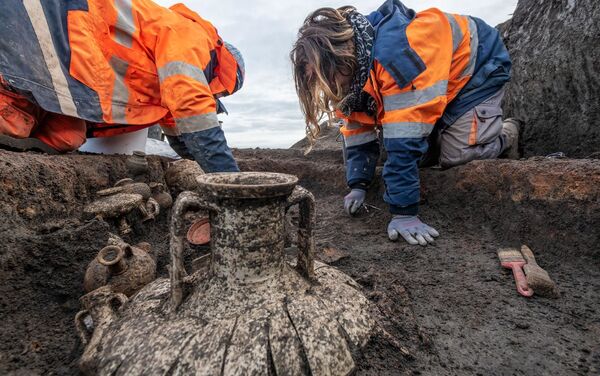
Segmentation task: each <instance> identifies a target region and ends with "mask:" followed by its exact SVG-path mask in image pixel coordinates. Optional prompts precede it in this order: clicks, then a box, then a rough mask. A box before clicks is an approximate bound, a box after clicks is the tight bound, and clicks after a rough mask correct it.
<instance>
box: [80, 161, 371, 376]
mask: <svg viewBox="0 0 600 376" xmlns="http://www.w3.org/2000/svg"><path fill="white" fill-rule="evenodd" d="M296 184H297V178H296V177H294V176H291V175H283V174H271V173H229V174H208V175H203V176H200V177H198V188H197V190H196V192H184V193H182V194H181V195H180V196H179V197H178V199H177V201H176V202H175V205H174V207H173V215H172V221H171V227H170V231H171V250H170V252H171V267H170V278H169V279H158V280H156V281H154V282H153V283H151V284H149V285H147V286H146V287H145V288H144V289H142V290H141V291H140V292H138V293H137V294H136V295H134V296H133V297H132V298H131V299H130V300H128V301H127V302H125V303H123V302H122V301H123V296H122V295H115V296H112V295H110V293H107V291H105V290H102V289H100V290H99V291H98V292H97V294H98V295H99V296H98V297H96V296H95V295H94V292H92V293H90V294H88V295H86V297H84V298H85V299H82V302H83V303H84V306H85V309H86V312H89V315H90V316H91V319H92V320H91V321H92V322H91V323H89V325H88V327H87V328H97V329H94V330H93V331H90V330H89V329H88V330H87V331H85V330H84V331H83V332H82V331H81V330H80V333H81V336H82V340H83V341H84V343H86V344H87V347H86V349H85V352H84V355H83V356H82V358H81V361H80V367H81V370H82V371H83V372H84V373H87V374H98V375H164V374H169V375H190V374H195V375H215V374H225V375H250V374H252V375H268V374H277V375H283V374H286V375H346V374H349V373H351V372H352V371H353V370H354V369H355V366H356V364H355V359H354V358H353V354H356V353H358V352H357V351H356V350H357V349H360V348H361V347H363V346H365V345H366V343H367V342H368V340H369V338H370V337H371V335H372V333H373V331H374V329H375V322H374V320H373V316H372V311H371V307H370V304H369V301H368V300H367V299H366V297H365V296H364V295H363V294H362V293H361V291H360V287H359V286H358V284H357V283H356V282H355V281H353V280H352V279H351V278H350V277H348V276H347V275H345V274H343V273H341V272H340V271H338V270H337V269H335V268H333V267H330V266H327V265H325V264H321V263H318V262H315V261H314V260H313V252H314V240H313V236H312V230H313V228H314V225H315V212H314V206H315V203H314V198H313V196H312V194H310V192H308V191H307V190H305V189H304V188H302V187H299V186H296ZM296 204H298V205H299V209H300V210H299V212H300V220H299V226H298V227H299V230H298V256H297V260H295V261H294V262H288V261H287V260H286V258H285V254H284V220H285V213H286V211H287V209H288V208H290V207H291V206H293V205H296ZM200 209H203V210H208V211H209V213H210V223H211V250H212V255H211V260H210V266H209V267H208V268H202V269H200V270H198V271H197V272H195V273H193V274H191V275H188V274H187V273H186V270H185V269H184V266H183V258H182V253H183V245H184V243H183V242H184V238H185V228H184V226H185V220H184V214H185V213H186V212H187V211H189V210H200ZM94 302H98V303H97V304H98V305H100V307H96V306H95V305H94ZM79 319H80V320H79V323H80V324H79V327H82V324H81V317H80V318H79ZM83 329H85V328H83ZM83 329H82V330H83Z"/></svg>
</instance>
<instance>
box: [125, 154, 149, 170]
mask: <svg viewBox="0 0 600 376" xmlns="http://www.w3.org/2000/svg"><path fill="white" fill-rule="evenodd" d="M125 167H127V172H128V173H129V174H130V175H132V176H139V175H144V174H145V173H147V172H148V161H147V160H146V153H144V152H143V151H137V150H136V151H134V152H133V155H131V156H129V157H128V158H127V160H126V161H125Z"/></svg>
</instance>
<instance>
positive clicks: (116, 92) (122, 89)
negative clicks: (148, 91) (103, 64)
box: [110, 56, 129, 124]
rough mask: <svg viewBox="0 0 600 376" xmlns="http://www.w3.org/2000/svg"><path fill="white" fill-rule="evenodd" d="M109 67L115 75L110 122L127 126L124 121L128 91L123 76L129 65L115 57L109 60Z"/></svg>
mask: <svg viewBox="0 0 600 376" xmlns="http://www.w3.org/2000/svg"><path fill="white" fill-rule="evenodd" d="M110 67H111V68H112V70H113V72H114V73H115V82H114V85H113V94H112V98H111V102H112V121H113V123H118V124H127V121H126V119H125V108H126V107H127V103H128V102H129V89H128V88H127V85H125V75H126V74H127V69H128V68H129V64H128V63H127V62H126V61H125V60H121V59H119V58H118V57H116V56H113V57H112V58H111V59H110Z"/></svg>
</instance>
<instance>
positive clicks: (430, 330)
mask: <svg viewBox="0 0 600 376" xmlns="http://www.w3.org/2000/svg"><path fill="white" fill-rule="evenodd" d="M236 154H237V157H238V159H239V160H240V165H241V167H242V168H243V169H245V170H269V171H279V172H287V173H294V174H296V175H298V176H299V177H300V181H301V184H302V185H304V186H305V187H307V188H308V189H310V190H311V191H312V192H313V193H314V194H315V195H316V197H317V201H318V202H317V210H318V229H317V233H316V242H317V250H318V251H319V253H322V252H321V251H322V250H323V249H324V248H333V249H335V250H337V251H339V253H344V254H346V256H347V257H344V258H342V259H340V260H337V261H335V262H333V265H335V266H337V267H339V268H340V269H341V270H343V271H344V272H346V273H348V274H349V275H351V276H352V277H354V278H355V279H357V280H358V281H359V282H360V284H361V285H362V286H363V287H364V291H365V293H366V294H367V295H368V296H369V298H370V299H371V300H372V301H373V303H374V304H376V306H377V307H378V308H379V311H380V312H381V316H382V319H381V325H382V326H383V327H384V328H385V329H386V330H387V331H388V332H389V333H390V335H391V336H390V337H389V338H383V337H377V338H374V339H373V341H372V342H371V343H370V344H369V346H368V347H367V348H366V349H365V351H364V353H363V354H362V357H361V359H360V360H359V369H358V370H357V374H359V375H366V374H368V375H380V374H425V375H445V374H449V375H452V374H460V375H530V374H554V375H567V374H568V375H570V374H590V375H592V374H598V373H599V372H600V340H599V338H600V299H599V298H600V161H597V160H579V161H575V160H549V159H544V158H538V159H531V160H527V161H516V162H515V161H513V162H510V161H485V162H475V163H471V164H469V165H467V166H463V167H459V168H456V169H453V170H449V171H438V170H425V171H423V172H422V180H423V202H422V213H421V214H422V218H423V219H424V220H426V221H427V222H428V223H429V224H430V225H432V226H434V227H436V228H437V229H438V230H439V231H440V232H441V234H442V236H441V237H440V239H439V240H438V241H437V243H436V244H435V245H433V246H430V247H427V248H421V247H413V246H408V245H406V244H403V243H392V242H389V241H388V240H387V236H386V233H385V227H386V225H387V221H388V220H389V215H388V214H387V212H386V208H385V205H384V203H383V202H382V200H381V198H380V197H381V191H382V189H383V187H382V186H381V184H376V185H375V186H374V187H372V191H371V193H370V195H369V202H368V203H369V204H370V205H372V206H373V207H375V208H371V209H370V211H369V212H368V213H367V212H363V213H362V214H361V215H360V216H359V217H358V218H348V217H346V216H345V215H344V214H343V213H342V208H341V207H342V204H341V200H342V197H343V195H344V193H345V191H346V188H345V184H344V172H343V166H342V163H343V162H342V160H341V156H340V154H339V152H337V151H329V150H316V151H315V152H313V153H312V154H310V155H309V156H308V157H304V156H303V155H302V152H301V151H299V150H241V151H237V153H236ZM151 165H152V167H153V176H152V177H151V179H150V180H153V181H158V180H162V173H163V169H164V167H165V166H166V161H162V160H159V159H158V158H152V159H151ZM125 176H126V170H125V165H124V159H123V158H121V157H96V156H86V155H71V156H60V157H47V156H42V155H35V154H15V153H10V152H0V239H1V242H0V318H1V319H0V374H20V375H29V374H59V375H65V374H67V375H68V374H77V367H76V361H77V359H78V357H79V355H80V354H81V352H82V346H81V344H80V342H79V340H78V338H77V336H76V333H75V329H74V326H73V317H74V315H75V314H76V313H77V311H78V310H79V302H78V298H79V297H80V296H81V295H82V293H83V288H82V280H83V273H84V271H85V268H86V266H87V263H88V262H89V261H90V260H91V259H92V258H93V257H94V256H95V254H96V253H97V251H98V250H99V249H101V248H102V247H103V246H104V245H105V243H106V239H107V237H108V233H109V232H110V231H115V227H114V225H112V224H110V225H109V224H105V223H103V222H99V221H97V220H90V219H87V218H85V216H84V215H83V214H82V207H83V205H84V204H85V203H87V202H89V201H90V200H91V199H92V198H93V196H94V193H95V192H96V191H97V190H99V189H101V188H105V187H108V186H111V185H112V184H114V183H115V182H116V181H117V180H119V179H121V178H123V177H125ZM133 221H134V222H135V218H133ZM166 226H167V216H166V214H163V216H161V217H160V218H159V220H158V221H156V222H155V223H152V224H150V225H148V226H146V227H139V228H136V232H135V234H134V235H133V236H132V237H131V238H128V239H126V240H128V241H130V242H133V243H135V242H137V241H147V242H150V243H151V244H152V245H153V248H154V250H155V251H156V253H157V257H158V260H159V273H160V274H162V275H166V273H167V271H166V263H167V260H166V252H167V248H168V238H167V232H166V231H167V227H166ZM521 243H526V244H528V245H529V246H530V247H531V248H532V249H533V251H534V252H535V253H536V255H537V258H538V262H539V263H540V265H541V266H543V267H544V268H546V270H547V271H548V272H549V273H550V274H551V275H552V276H553V277H554V279H555V280H556V282H557V283H558V285H559V289H560V292H561V298H560V299H556V300H554V299H545V298H539V297H534V298H532V299H525V298H522V297H520V296H519V295H517V293H516V291H515V288H514V283H513V281H512V277H511V274H510V272H509V271H507V270H503V269H501V268H500V266H499V263H498V260H497V257H496V251H497V249H498V248H499V247H503V246H507V245H519V244H521ZM200 252H203V250H200V249H190V250H189V254H188V259H189V258H191V257H193V256H194V254H197V253H200ZM322 257H324V256H322Z"/></svg>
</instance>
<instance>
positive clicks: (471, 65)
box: [460, 17, 479, 78]
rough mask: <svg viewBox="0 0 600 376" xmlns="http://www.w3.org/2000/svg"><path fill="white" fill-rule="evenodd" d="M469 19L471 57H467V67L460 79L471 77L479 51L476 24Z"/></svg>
mask: <svg viewBox="0 0 600 376" xmlns="http://www.w3.org/2000/svg"><path fill="white" fill-rule="evenodd" d="M467 18H468V19H469V34H471V56H470V57H469V65H467V67H466V68H465V70H464V71H463V72H462V74H461V75H460V78H463V77H467V76H472V75H473V73H474V72H475V65H476V64H477V52H478V50H479V34H478V33H477V24H476V23H475V21H474V20H473V19H472V18H471V17H467Z"/></svg>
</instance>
